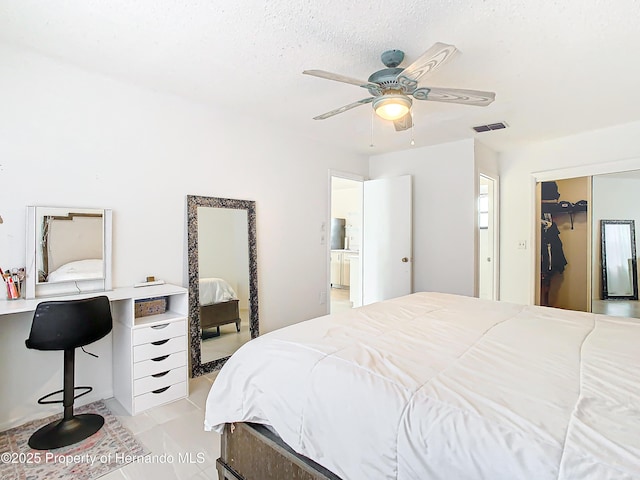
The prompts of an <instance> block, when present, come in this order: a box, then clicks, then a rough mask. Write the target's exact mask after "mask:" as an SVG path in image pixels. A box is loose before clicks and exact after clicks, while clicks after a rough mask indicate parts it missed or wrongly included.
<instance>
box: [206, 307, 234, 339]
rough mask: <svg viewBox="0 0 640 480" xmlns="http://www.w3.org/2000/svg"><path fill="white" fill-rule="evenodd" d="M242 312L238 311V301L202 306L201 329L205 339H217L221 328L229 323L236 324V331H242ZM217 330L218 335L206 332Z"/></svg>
mask: <svg viewBox="0 0 640 480" xmlns="http://www.w3.org/2000/svg"><path fill="white" fill-rule="evenodd" d="M240 322H241V319H240V311H239V309H238V300H229V301H227V302H220V303H212V304H210V305H201V306H200V328H201V329H202V336H203V338H206V337H214V336H215V337H217V336H218V335H220V326H221V325H226V324H228V323H235V324H236V331H238V332H239V331H240ZM214 327H215V328H216V330H217V333H215V334H214V333H205V330H209V329H211V328H214Z"/></svg>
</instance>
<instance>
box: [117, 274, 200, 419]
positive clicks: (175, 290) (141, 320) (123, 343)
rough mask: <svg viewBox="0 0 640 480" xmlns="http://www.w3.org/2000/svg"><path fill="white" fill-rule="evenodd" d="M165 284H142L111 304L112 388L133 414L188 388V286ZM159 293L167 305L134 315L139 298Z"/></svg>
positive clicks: (181, 394) (180, 395) (177, 396)
mask: <svg viewBox="0 0 640 480" xmlns="http://www.w3.org/2000/svg"><path fill="white" fill-rule="evenodd" d="M161 287H164V288H160V287H159V286H156V287H142V288H140V289H137V290H138V291H137V292H136V293H137V295H136V296H134V297H133V298H132V299H131V301H128V302H117V303H116V304H114V305H113V306H112V313H113V317H114V323H113V335H114V339H113V365H114V368H113V393H114V397H115V398H116V399H117V400H118V402H120V403H121V404H122V406H123V407H124V408H125V409H126V410H127V412H129V413H130V414H131V415H136V414H138V413H140V412H142V411H144V410H147V409H149V408H151V407H155V406H158V405H163V404H165V403H169V402H173V401H175V400H178V399H181V398H184V397H186V396H187V395H188V394H189V387H188V386H189V382H188V379H189V374H188V348H189V347H188V344H189V342H188V338H189V336H188V322H187V316H188V315H187V312H188V298H187V290H186V289H184V288H182V287H175V286H167V285H163V286H161ZM158 297H163V298H164V299H165V300H166V305H167V307H166V311H164V312H162V313H155V314H151V315H148V316H143V317H138V318H136V317H135V315H134V312H135V311H136V309H135V302H136V300H138V301H145V300H147V299H149V300H153V299H156V298H158ZM114 307H115V308H114Z"/></svg>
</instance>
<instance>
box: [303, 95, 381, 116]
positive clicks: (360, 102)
mask: <svg viewBox="0 0 640 480" xmlns="http://www.w3.org/2000/svg"><path fill="white" fill-rule="evenodd" d="M371 102H373V97H369V98H363V99H362V100H358V101H357V102H353V103H350V104H349V105H345V106H344V107H340V108H336V109H335V110H331V111H330V112H327V113H323V114H322V115H318V116H317V117H313V119H314V120H324V119H325V118H329V117H333V116H334V115H338V114H339V113H342V112H346V111H347V110H351V109H352V108H356V107H359V106H360V105H366V104H367V103H371Z"/></svg>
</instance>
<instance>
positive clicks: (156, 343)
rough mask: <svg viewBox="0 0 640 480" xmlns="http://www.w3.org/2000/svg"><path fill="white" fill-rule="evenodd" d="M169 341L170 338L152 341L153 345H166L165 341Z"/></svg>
mask: <svg viewBox="0 0 640 480" xmlns="http://www.w3.org/2000/svg"><path fill="white" fill-rule="evenodd" d="M168 341H169V339H168V338H166V339H164V340H158V341H157V342H151V345H164V344H165V343H167V342H168Z"/></svg>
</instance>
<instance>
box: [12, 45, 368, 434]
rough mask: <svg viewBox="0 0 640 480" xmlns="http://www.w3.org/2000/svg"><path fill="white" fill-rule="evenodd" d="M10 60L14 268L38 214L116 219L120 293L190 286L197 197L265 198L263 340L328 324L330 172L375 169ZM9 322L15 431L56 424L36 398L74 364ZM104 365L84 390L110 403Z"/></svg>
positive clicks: (203, 110) (116, 85) (284, 136)
mask: <svg viewBox="0 0 640 480" xmlns="http://www.w3.org/2000/svg"><path fill="white" fill-rule="evenodd" d="M0 59H1V62H0V105H2V107H1V108H0V148H1V149H2V150H1V156H0V163H1V165H0V184H1V185H2V202H0V215H2V217H3V219H4V223H3V224H2V225H0V266H2V268H8V267H18V266H23V265H24V262H25V252H24V249H25V247H24V245H25V207H26V206H27V205H47V206H78V207H105V208H112V209H113V240H114V242H113V243H114V248H113V277H114V282H113V283H114V287H118V286H128V285H132V284H133V283H135V282H138V281H141V280H143V279H144V278H145V277H146V276H147V275H155V276H156V278H160V279H164V280H166V281H168V282H171V283H175V284H180V285H185V286H186V285H187V276H186V226H185V223H186V195H187V194H193V195H208V196H217V197H227V198H238V199H247V200H255V201H256V211H257V238H258V277H259V278H258V287H259V299H260V330H261V332H268V331H271V330H274V329H276V328H279V327H282V326H285V325H288V324H291V323H295V322H299V321H301V320H304V319H308V318H311V317H314V316H318V315H322V314H324V313H325V311H326V306H325V305H320V304H319V301H318V299H319V292H321V291H326V284H325V282H326V278H327V277H326V274H327V271H326V270H327V261H326V247H325V246H323V245H321V244H320V225H321V223H322V222H326V219H327V218H328V211H327V209H328V204H329V200H328V186H327V181H328V180H327V179H328V176H327V172H328V170H329V169H340V170H344V171H350V172H354V173H356V174H359V175H363V176H364V175H366V173H367V159H366V158H364V157H359V156H355V155H349V154H346V153H344V152H341V151H338V150H332V149H329V148H328V147H326V146H325V145H322V144H314V143H311V142H310V141H309V140H308V139H304V138H298V137H295V136H291V135H289V134H288V132H287V130H286V129H285V128H282V129H278V127H276V126H275V125H273V123H274V122H262V121H261V120H260V119H255V118H250V117H246V116H242V115H238V114H237V112H233V114H228V113H230V112H223V111H220V110H217V109H215V108H209V107H206V106H203V105H197V104H194V103H191V102H189V101H185V100H183V99H180V98H177V97H173V96H167V95H163V94H160V93H157V92H152V91H147V90H143V89H140V88H137V87H135V86H131V85H126V84H123V83H120V82H118V81H114V80H112V79H109V78H106V77H104V76H101V75H97V74H91V73H86V72H83V71H81V70H78V69H76V68H74V67H71V66H68V65H63V64H61V63H58V62H56V61H55V60H52V59H48V58H44V57H41V56H39V55H36V54H32V53H30V52H27V51H23V50H18V49H15V48H13V47H9V46H6V45H0ZM310 124H312V121H311V120H310ZM301 160H304V161H301ZM0 323H1V325H0V328H1V335H0V361H1V364H2V368H1V369H0V384H1V385H2V389H1V393H0V426H2V425H6V424H7V423H16V422H17V421H18V420H20V418H21V417H22V418H25V417H28V416H29V415H36V416H37V415H42V414H43V411H44V407H42V406H37V405H35V400H36V398H37V397H38V396H39V395H41V394H43V393H47V392H48V391H50V390H51V388H50V387H54V386H55V388H61V387H58V385H61V384H62V374H61V369H62V356H61V354H60V355H59V356H58V355H57V354H56V353H47V352H45V353H42V352H37V353H35V352H32V351H27V350H26V348H25V347H24V340H25V338H27V334H28V329H29V326H30V323H31V318H30V315H26V314H25V315H12V316H10V317H5V318H0ZM45 358H46V359H45ZM78 362H79V363H80V364H82V363H86V364H89V362H92V365H96V363H94V360H92V359H91V358H86V356H84V355H79V358H78ZM97 362H98V365H100V367H99V368H95V367H94V368H92V371H93V372H94V374H90V373H89V372H90V371H91V370H88V371H85V373H83V370H82V369H83V368H84V367H79V370H80V371H79V374H78V378H77V381H78V383H89V384H93V385H94V387H95V389H96V390H95V392H94V393H95V395H94V396H97V398H101V396H109V393H110V392H109V390H110V388H111V385H112V382H111V371H110V367H109V365H110V356H108V355H104V356H102V357H101V358H100V359H99V360H98V361H97ZM36 371H37V372H38V374H37V375H34V374H33V373H32V372H36ZM95 372H99V375H95ZM87 376H88V377H89V378H87ZM43 379H49V381H46V382H45V381H43ZM43 385H44V386H43ZM55 388H54V389H55ZM21 404H23V405H33V407H25V408H27V410H28V411H26V410H24V409H23V410H21V411H20V412H16V411H15V410H14V408H16V406H18V405H21ZM21 408H22V407H21Z"/></svg>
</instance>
